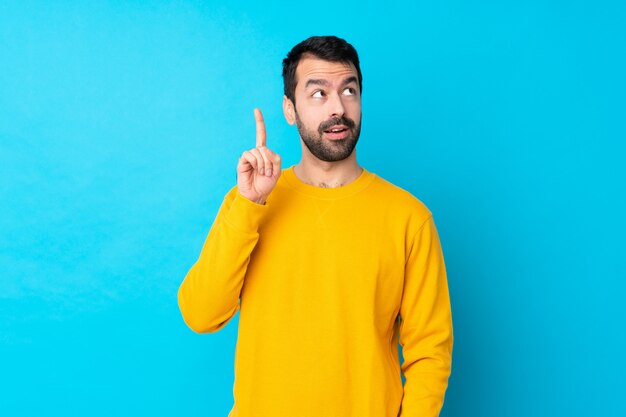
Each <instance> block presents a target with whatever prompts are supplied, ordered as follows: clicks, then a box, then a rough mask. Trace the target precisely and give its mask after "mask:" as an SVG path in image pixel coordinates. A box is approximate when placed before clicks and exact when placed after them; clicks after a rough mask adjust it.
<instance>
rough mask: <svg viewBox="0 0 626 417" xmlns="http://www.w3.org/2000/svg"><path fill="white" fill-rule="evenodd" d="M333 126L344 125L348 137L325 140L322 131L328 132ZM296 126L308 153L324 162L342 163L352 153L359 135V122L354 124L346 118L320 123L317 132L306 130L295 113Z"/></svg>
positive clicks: (334, 118) (336, 118)
mask: <svg viewBox="0 0 626 417" xmlns="http://www.w3.org/2000/svg"><path fill="white" fill-rule="evenodd" d="M335 125H345V126H347V127H348V136H347V137H345V138H343V139H335V140H325V139H324V138H323V135H324V130H328V129H329V128H331V127H332V126H335ZM296 126H297V127H298V133H300V137H301V138H302V141H303V142H304V144H305V145H306V147H307V148H308V149H309V151H310V152H311V153H312V154H313V155H314V156H315V157H316V158H317V159H319V160H321V161H325V162H337V161H343V160H344V159H346V158H347V157H349V156H350V155H352V152H353V151H354V148H355V147H356V144H357V142H358V141H359V136H360V135H361V120H359V123H358V124H357V123H355V122H354V120H352V119H348V118H347V117H333V118H332V119H329V120H326V121H325V122H322V123H320V125H319V127H318V128H317V132H315V131H312V130H309V129H307V128H306V127H305V126H304V124H303V123H302V121H301V120H300V117H299V116H298V112H296Z"/></svg>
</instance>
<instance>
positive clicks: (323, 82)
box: [304, 75, 359, 89]
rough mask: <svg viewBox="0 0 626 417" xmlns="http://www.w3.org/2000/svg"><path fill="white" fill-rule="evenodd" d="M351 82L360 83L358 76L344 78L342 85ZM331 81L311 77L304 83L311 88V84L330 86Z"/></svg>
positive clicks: (305, 86)
mask: <svg viewBox="0 0 626 417" xmlns="http://www.w3.org/2000/svg"><path fill="white" fill-rule="evenodd" d="M350 83H356V84H358V83H359V80H358V78H356V77H355V76H354V75H353V76H351V77H348V78H346V79H345V80H343V82H342V83H341V85H342V86H344V85H348V84H350ZM329 84H330V83H329V82H328V81H326V80H320V79H310V80H307V82H306V84H304V88H305V89H307V88H309V86H311V85H321V86H322V87H328V85H329Z"/></svg>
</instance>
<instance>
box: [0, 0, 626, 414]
mask: <svg viewBox="0 0 626 417" xmlns="http://www.w3.org/2000/svg"><path fill="white" fill-rule="evenodd" d="M86 3H87V2H69V1H55V2H44V1H41V2H29V1H15V2H2V3H1V5H0V414H2V415H7V416H8V415H20V416H39V415H49V416H56V415H59V416H74V415H75V416H84V415H89V416H104V415H112V414H113V413H115V415H123V416H134V415H155V416H156V415H159V416H161V415H162V416H176V415H192V414H196V415H198V414H203V415H210V416H226V414H227V412H228V410H229V409H230V407H231V405H232V383H233V357H234V348H235V342H236V335H237V333H236V332H237V320H238V315H237V316H235V318H234V319H233V320H232V321H231V322H230V323H229V324H228V325H227V326H226V327H225V328H224V329H223V330H222V331H220V332H219V333H216V334H211V335H203V336H199V335H196V334H194V333H192V332H191V331H190V330H189V329H187V328H186V327H185V325H184V323H183V321H182V319H181V317H180V314H179V312H178V307H177V304H176V291H177V289H178V286H179V284H180V282H181V281H182V279H183V278H184V276H185V273H186V271H187V269H188V268H189V267H190V266H191V265H192V264H193V262H194V261H195V260H196V258H197V256H198V253H199V250H200V248H201V245H202V242H203V241H204V238H205V236H206V233H207V232H208V230H209V227H210V225H211V223H212V220H213V217H214V215H215V213H216V211H217V208H218V206H219V204H220V202H221V200H222V197H223V195H224V194H225V192H226V191H227V190H228V189H229V188H230V187H231V186H232V185H233V184H234V181H235V166H236V161H237V158H238V157H239V154H240V153H241V152H242V151H243V150H245V149H247V148H249V147H252V146H254V119H253V115H252V109H253V108H254V107H255V106H258V107H260V108H261V109H262V110H263V111H264V115H265V118H266V122H267V130H268V145H269V146H270V147H271V148H273V149H274V150H276V151H277V152H279V153H280V154H281V155H282V156H283V160H284V165H285V166H290V165H292V164H295V163H296V162H297V161H298V159H299V143H298V137H297V132H296V130H295V128H293V127H290V126H288V125H287V124H286V123H285V121H284V119H283V117H282V110H281V100H282V80H281V78H280V61H281V59H282V58H283V56H284V55H285V53H286V52H287V51H288V50H289V49H290V48H291V46H293V45H294V44H295V43H297V42H299V41H300V40H302V39H304V38H306V37H308V36H310V35H314V34H337V35H339V36H342V37H345V38H346V39H347V40H348V41H350V42H352V43H353V44H354V45H355V46H356V48H357V49H358V51H359V53H360V55H361V58H362V69H363V73H364V96H363V111H364V116H363V130H362V136H361V140H360V142H359V146H358V155H359V161H360V162H361V164H362V165H364V166H365V167H366V168H368V169H369V170H371V171H373V172H375V173H377V174H379V175H380V176H382V177H384V178H387V179H388V180H390V181H392V182H394V183H396V184H398V185H400V186H402V187H404V188H406V189H408V190H409V191H411V192H413V193H414V194H415V195H416V196H418V197H419V198H420V199H421V200H422V201H424V202H425V203H426V204H427V205H428V206H429V208H430V209H431V210H432V211H433V212H434V214H435V219H436V222H437V225H438V228H439V232H440V234H441V239H442V243H443V247H444V252H445V257H446V262H447V266H448V273H449V282H450V291H451V296H452V303H453V306H452V307H453V314H454V320H455V336H456V339H455V351H454V363H453V374H452V377H451V379H450V387H449V390H448V393H447V397H446V404H445V406H444V410H443V413H442V415H443V416H446V417H451V416H459V417H464V416H480V417H492V416H493V417H496V416H497V417H502V416H511V417H526V416H565V415H566V416H586V417H588V416H600V415H602V416H618V415H619V416H623V415H626V406H625V405H624V402H623V394H624V387H625V386H626V381H625V378H624V375H625V374H626V363H625V362H626V360H625V359H624V350H625V348H626V346H625V345H626V344H625V343H624V342H625V331H624V328H625V327H626V326H625V318H626V311H625V308H624V304H625V303H624V301H623V299H624V295H625V291H624V280H625V278H626V273H625V271H626V268H625V265H624V264H625V261H624V260H625V258H626V256H625V252H626V251H625V248H626V245H625V244H624V233H625V232H626V224H625V223H626V222H625V220H624V213H625V212H626V207H625V206H626V204H625V192H624V189H625V187H624V183H625V181H624V180H625V177H626V175H625V174H626V172H625V171H626V169H625V168H624V160H625V159H626V146H625V144H624V143H625V141H626V128H625V126H624V121H625V116H626V106H625V104H624V100H625V99H624V97H626V82H625V76H624V74H626V30H625V29H624V28H625V25H624V22H625V21H626V6H625V5H624V3H623V2H618V1H614V2H610V1H597V2H591V1H587V2H582V1H538V0H529V1H524V2H522V1H520V2H511V1H508V2H502V1H492V2H489V1H482V2H468V1H438V2H409V1H406V2H400V3H396V4H392V5H385V4H383V3H380V2H367V1H366V2H361V1H359V2H356V1H354V2H348V3H343V4H341V5H340V4H335V3H334V2H325V1H321V2H316V3H315V4H305V3H297V2H295V3H292V4H289V5H287V4H283V3H282V2H250V3H248V4H245V3H243V2H240V4H239V5H237V6H224V5H222V4H223V3H224V2H214V3H213V4H212V3H211V2H200V1H195V2H193V1H169V2H168V1H152V2H139V1H136V2H120V1H101V2H90V4H89V5H88V4H86Z"/></svg>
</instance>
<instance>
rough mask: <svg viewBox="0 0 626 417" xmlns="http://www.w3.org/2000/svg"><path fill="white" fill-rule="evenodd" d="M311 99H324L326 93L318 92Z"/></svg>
mask: <svg viewBox="0 0 626 417" xmlns="http://www.w3.org/2000/svg"><path fill="white" fill-rule="evenodd" d="M311 97H314V98H322V97H324V92H323V91H322V90H317V91H315V92H314V93H313V94H312V95H311Z"/></svg>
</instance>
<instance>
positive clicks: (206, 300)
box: [178, 190, 267, 333]
mask: <svg viewBox="0 0 626 417" xmlns="http://www.w3.org/2000/svg"><path fill="white" fill-rule="evenodd" d="M229 199H230V200H231V201H229ZM266 210H267V206H262V205H259V204H256V203H253V202H251V201H249V200H247V199H245V198H244V197H243V196H241V195H240V194H238V193H237V192H236V190H235V191H234V192H233V191H231V193H229V195H228V196H227V197H226V199H225V201H224V204H223V206H222V207H221V208H220V212H219V213H218V215H217V217H216V219H215V222H214V224H213V226H212V227H211V231H210V232H209V235H208V236H207V239H206V241H205V243H204V246H203V248H202V252H201V253H200V256H199V258H198V261H197V262H196V263H195V264H194V265H193V267H192V268H191V269H190V270H189V272H188V273H187V276H186V277H185V280H184V281H183V283H182V284H181V286H180V288H179V291H178V304H179V307H180V311H181V313H182V315H183V318H184V320H185V322H186V323H187V325H188V326H189V327H190V328H191V329H193V330H194V331H196V332H198V333H207V332H215V331H217V330H219V329H221V328H222V327H223V326H224V325H225V324H226V323H227V322H228V321H229V320H230V319H231V318H232V316H234V314H235V313H236V312H237V310H238V308H239V296H240V294H241V288H242V286H243V282H244V277H245V275H246V270H247V266H248V262H249V259H250V254H251V253H252V251H253V249H254V247H255V246H256V243H257V241H258V239H259V235H258V231H257V229H258V224H259V222H260V220H261V218H262V217H263V216H264V213H265V212H266Z"/></svg>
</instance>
